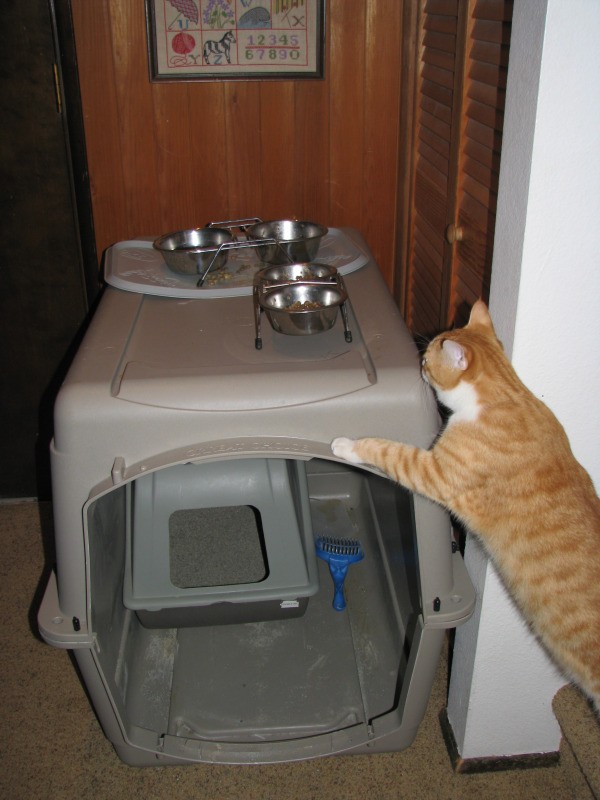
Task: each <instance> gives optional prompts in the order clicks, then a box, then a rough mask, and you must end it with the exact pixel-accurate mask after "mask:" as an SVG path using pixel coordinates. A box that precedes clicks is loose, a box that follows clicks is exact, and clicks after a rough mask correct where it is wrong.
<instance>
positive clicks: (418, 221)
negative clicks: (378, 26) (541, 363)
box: [399, 0, 512, 336]
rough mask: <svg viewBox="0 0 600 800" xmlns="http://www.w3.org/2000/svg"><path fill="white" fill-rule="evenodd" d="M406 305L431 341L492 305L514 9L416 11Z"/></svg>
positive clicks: (449, 4) (438, 0)
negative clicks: (475, 308) (477, 304)
mask: <svg viewBox="0 0 600 800" xmlns="http://www.w3.org/2000/svg"><path fill="white" fill-rule="evenodd" d="M405 8H406V9H408V10H407V11H406V12H405V13H406V17H407V19H406V25H405V29H404V30H405V50H409V49H410V48H412V49H413V51H414V52H413V56H412V58H411V59H409V60H408V63H409V68H411V69H412V71H413V75H412V79H410V80H408V78H407V80H408V82H409V85H411V86H412V92H411V93H407V94H405V98H404V101H403V130H404V131H405V133H406V141H407V143H408V150H407V154H406V155H405V156H404V162H403V164H404V188H403V192H401V194H400V218H399V229H400V238H401V240H402V241H403V243H404V247H403V250H402V257H401V258H402V260H401V264H400V272H401V275H402V278H401V280H400V282H399V283H400V285H401V287H402V292H401V294H400V297H399V299H400V303H401V307H402V308H403V311H404V314H405V317H406V320H407V322H408V325H409V327H410V328H411V330H412V331H413V332H414V333H415V334H417V335H424V336H429V335H431V334H434V333H437V332H438V331H440V330H443V329H445V328H448V327H450V326H451V325H452V324H456V325H461V324H463V323H464V322H465V320H466V318H467V314H468V310H469V309H470V307H471V305H472V304H473V302H474V301H475V300H476V299H477V298H478V297H482V298H483V299H485V300H487V299H488V296H489V287H490V278H491V266H492V251H493V241H494V227H495V219H496V196H497V190H498V175H499V169H500V151H501V144H502V127H503V114H504V95H505V88H506V74H507V70H508V56H509V43H510V30H511V21H512V2H511V0H421V2H420V3H419V4H418V5H417V4H414V5H413V4H408V5H407V6H406V7H405Z"/></svg>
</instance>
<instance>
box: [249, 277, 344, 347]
mask: <svg viewBox="0 0 600 800" xmlns="http://www.w3.org/2000/svg"><path fill="white" fill-rule="evenodd" d="M346 299H347V295H346V292H345V291H344V290H343V289H342V288H341V287H340V286H338V285H336V284H332V285H324V286H314V285H306V284H302V283H298V284H292V285H289V286H284V287H281V288H277V289H272V290H271V291H269V290H266V291H264V292H263V293H261V294H259V297H258V302H259V305H260V307H261V309H262V310H263V311H264V313H265V316H266V317H267V319H268V320H269V322H270V323H271V326H272V328H273V330H275V331H277V332H278V333H285V334H287V335H289V336H310V335H312V334H314V333H322V332H323V331H328V330H329V329H330V328H333V326H334V324H335V321H336V319H337V313H338V309H339V307H340V306H341V305H342V303H344V302H345V300H346Z"/></svg>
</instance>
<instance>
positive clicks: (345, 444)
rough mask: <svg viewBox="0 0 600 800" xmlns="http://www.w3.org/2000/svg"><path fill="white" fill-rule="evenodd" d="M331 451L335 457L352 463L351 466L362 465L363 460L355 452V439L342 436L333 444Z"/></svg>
mask: <svg viewBox="0 0 600 800" xmlns="http://www.w3.org/2000/svg"><path fill="white" fill-rule="evenodd" d="M331 450H332V452H333V454H334V456H337V457H338V458H343V459H344V460H345V461H350V463H351V464H362V460H361V458H360V457H359V456H358V455H357V454H356V453H355V452H354V439H345V438H344V437H343V436H340V437H338V438H337V439H334V440H333V442H332V443H331Z"/></svg>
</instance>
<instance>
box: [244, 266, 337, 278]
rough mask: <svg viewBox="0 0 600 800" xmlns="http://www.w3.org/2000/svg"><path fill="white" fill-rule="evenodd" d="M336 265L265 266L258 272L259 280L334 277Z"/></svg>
mask: <svg viewBox="0 0 600 800" xmlns="http://www.w3.org/2000/svg"><path fill="white" fill-rule="evenodd" d="M336 271H337V270H336V268H335V267H330V266H329V265H328V264H317V263H316V262H312V263H307V264H281V265H280V266H277V267H265V268H264V269H261V271H260V272H258V273H257V275H256V278H257V280H264V281H308V280H312V279H313V278H332V277H333V276H334V275H335V273H336Z"/></svg>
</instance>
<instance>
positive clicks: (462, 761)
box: [439, 708, 560, 775]
mask: <svg viewBox="0 0 600 800" xmlns="http://www.w3.org/2000/svg"><path fill="white" fill-rule="evenodd" d="M439 719H440V726H441V728H442V735H443V737H444V742H445V743H446V749H447V751H448V755H449V756H450V761H451V763H452V769H453V770H454V771H455V772H458V773H461V774H463V775H467V774H473V773H476V772H500V771H502V770H515V769H534V768H539V767H555V766H556V765H557V764H558V763H559V759H560V753H559V752H558V751H556V752H552V753H523V754H519V755H514V756H490V757H484V758H462V756H461V755H460V753H459V752H458V748H457V746H456V740H455V738H454V732H453V730H452V726H451V725H450V722H449V720H448V714H447V712H446V709H445V708H443V709H442V710H441V711H440V716H439Z"/></svg>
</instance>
